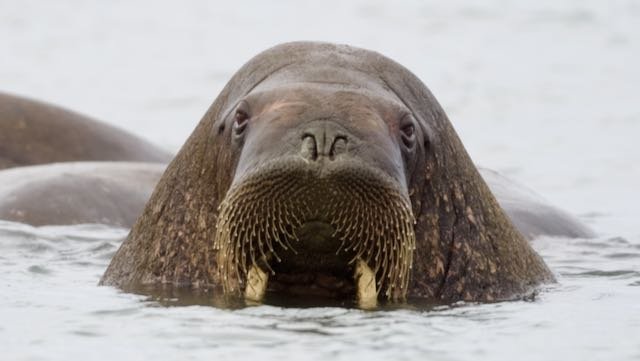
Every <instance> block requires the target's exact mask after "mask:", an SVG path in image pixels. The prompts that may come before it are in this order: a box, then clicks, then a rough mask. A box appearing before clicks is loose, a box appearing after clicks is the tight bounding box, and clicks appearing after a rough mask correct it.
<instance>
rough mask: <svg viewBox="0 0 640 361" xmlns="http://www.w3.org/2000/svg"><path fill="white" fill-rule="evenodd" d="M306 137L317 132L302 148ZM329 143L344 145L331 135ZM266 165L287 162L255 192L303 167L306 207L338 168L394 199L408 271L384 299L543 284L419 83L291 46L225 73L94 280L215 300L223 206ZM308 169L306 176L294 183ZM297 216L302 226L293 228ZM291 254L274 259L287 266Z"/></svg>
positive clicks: (530, 254)
mask: <svg viewBox="0 0 640 361" xmlns="http://www.w3.org/2000/svg"><path fill="white" fill-rule="evenodd" d="M318 129H320V130H318ZM307 133H312V134H313V135H315V142H312V143H311V144H312V145H311V146H310V145H309V144H310V143H309V140H308V138H307V137H306V135H307ZM340 137H345V138H346V143H345V144H346V145H345V144H340V141H336V139H339V138H340ZM287 159H291V162H287ZM276 160H281V161H283V163H277V162H276V165H277V164H286V166H282V167H280V168H279V169H280V170H279V171H280V173H274V174H275V176H274V177H265V178H264V179H265V180H264V182H263V183H262V184H264V188H265V189H267V190H268V189H269V187H270V186H269V184H270V183H269V180H270V179H277V178H278V177H277V176H278V174H287V173H286V172H293V173H290V174H294V173H295V172H298V171H299V172H302V173H303V174H307V176H301V178H300V179H302V181H300V182H299V184H308V183H309V182H315V181H316V180H318V182H319V183H318V184H329V185H328V186H327V185H319V186H318V187H328V188H321V189H319V190H318V191H317V192H314V190H317V189H314V188H312V191H308V190H305V191H304V192H302V193H300V194H302V196H300V195H298V196H297V197H298V198H300V197H301V198H304V197H311V204H320V205H323V204H322V203H318V202H322V200H323V198H322V197H324V199H327V202H332V201H330V200H329V199H330V198H331V197H330V193H329V192H330V191H331V190H333V189H334V188H331V187H335V184H337V183H336V181H335V180H336V179H338V176H343V175H345V174H346V175H347V176H348V175H349V174H352V175H353V177H354V178H353V179H355V180H358V179H362V178H358V176H357V175H358V174H365V175H366V177H368V178H367V179H370V180H372V182H371V183H368V184H376V186H373V188H371V187H370V188H369V192H372V193H375V192H379V191H381V190H382V189H389V191H388V192H387V191H385V192H383V193H381V196H382V197H387V196H389V197H391V198H389V200H388V201H385V202H387V204H388V209H391V210H390V211H389V212H392V211H393V210H394V209H395V210H398V208H396V207H402V204H404V203H403V202H405V201H406V203H407V204H408V208H409V209H410V212H409V215H408V216H402V215H401V216H400V218H398V219H411V218H413V219H412V221H413V220H415V224H414V223H413V222H411V224H413V229H411V230H410V231H409V232H406V233H407V234H410V237H413V239H414V241H415V250H413V249H410V251H411V252H409V253H408V254H410V255H411V260H412V263H413V267H412V268H410V271H409V274H408V277H409V280H408V284H407V285H406V287H397V288H394V289H392V292H390V293H385V292H384V289H383V290H382V292H381V293H380V297H381V298H382V297H385V295H386V296H387V298H388V299H390V300H392V301H402V300H404V299H406V298H413V297H418V298H421V299H426V300H429V301H434V302H444V303H449V302H455V301H458V300H467V301H494V300H507V299H514V298H518V297H523V296H525V295H528V294H530V292H532V290H534V289H535V287H536V286H538V285H539V284H541V283H543V282H549V281H553V276H552V274H551V272H550V271H549V269H548V268H547V267H546V265H545V264H544V262H543V261H542V259H541V258H540V257H539V256H538V255H537V254H536V253H535V252H534V251H533V249H532V248H531V247H530V246H529V244H528V243H527V241H526V240H525V239H524V237H523V236H522V235H521V234H520V233H519V232H518V231H517V230H516V229H515V228H514V226H513V225H512V223H511V222H510V221H509V219H508V218H507V217H506V215H505V213H504V212H503V210H502V209H501V208H500V207H499V205H498V203H497V202H496V199H495V198H494V196H493V195H492V194H491V192H490V191H489V189H488V187H487V185H486V184H485V182H484V181H483V180H482V178H481V177H480V175H479V173H478V171H477V169H476V167H475V166H474V165H473V164H472V162H471V160H470V158H469V156H468V155H467V153H466V151H465V149H464V147H463V146H462V144H461V142H460V140H459V138H458V136H457V135H456V133H455V131H454V129H453V127H452V126H451V124H450V122H449V120H448V119H447V117H446V115H445V114H444V111H443V110H442V108H441V107H440V105H439V104H438V103H437V101H436V100H435V99H434V98H433V96H432V95H431V93H430V92H429V91H428V89H427V88H426V87H425V86H424V85H423V84H422V82H421V81H420V80H419V79H418V78H416V77H415V76H414V75H413V74H411V73H410V72H409V71H408V70H406V69H405V68H404V67H402V66H401V65H399V64H397V63H395V62H393V61H392V60H390V59H388V58H386V57H384V56H382V55H380V54H377V53H374V52H371V51H367V50H362V49H357V48H352V47H348V46H342V45H333V44H323V43H290V44H283V45H280V46H277V47H275V48H272V49H269V50H267V51H265V52H263V53H262V54H259V55H258V56H256V57H255V58H254V59H252V60H251V61H250V62H249V63H247V64H246V65H245V66H244V67H243V68H241V69H240V70H239V71H238V72H237V73H236V75H234V77H233V78H232V79H231V81H230V82H229V83H228V84H227V86H226V87H225V89H224V90H223V91H222V93H221V94H220V95H219V96H218V98H217V99H216V101H215V102H214V103H213V105H212V106H211V108H210V109H209V111H208V112H207V113H206V114H205V116H204V118H203V119H202V121H201V122H200V124H199V125H198V127H197V128H196V130H195V131H194V132H193V134H192V135H191V137H190V138H189V140H188V141H187V143H186V144H185V145H184V146H183V148H182V150H181V151H180V152H179V154H178V155H177V156H176V158H175V159H174V161H173V162H172V163H171V164H170V165H169V167H168V169H167V171H166V173H165V174H164V176H163V177H162V179H161V180H160V183H159V184H158V186H157V188H156V190H155V191H154V193H153V195H152V197H151V199H150V201H149V203H148V204H147V207H146V208H145V210H144V213H143V215H142V216H141V217H140V218H139V220H138V222H137V223H136V224H135V226H134V227H133V229H132V231H131V233H130V234H129V236H128V238H127V240H126V241H125V242H124V243H123V245H122V246H121V248H120V249H119V251H118V252H117V253H116V255H115V256H114V258H113V260H112V262H111V264H110V266H109V268H108V269H107V271H106V272H105V274H104V276H103V278H102V280H101V284H107V285H115V286H119V287H122V288H125V289H128V288H132V287H136V286H137V285H161V284H162V285H170V286H190V287H193V288H199V289H212V290H216V291H215V292H219V290H221V289H222V288H223V287H221V286H222V285H225V287H224V289H225V291H224V292H230V293H232V291H230V289H233V284H236V285H238V286H240V287H242V285H243V275H242V272H240V275H239V276H232V279H233V280H232V282H229V281H228V280H227V281H225V282H223V279H222V277H221V275H222V274H223V273H224V272H226V271H225V269H226V268H223V267H221V264H222V263H224V262H227V261H228V259H229V258H228V257H229V255H230V254H232V253H229V249H230V248H229V247H226V248H225V246H224V244H225V241H226V240H227V239H226V238H225V239H223V240H222V241H221V240H220V237H222V236H224V235H226V236H227V237H229V234H233V232H225V231H224V230H222V229H221V227H223V226H224V227H229V225H228V224H225V223H224V221H223V219H225V217H227V216H229V215H232V214H233V211H232V209H233V208H230V207H229V205H228V204H227V203H228V202H222V201H223V200H225V199H227V200H229V199H231V200H233V199H234V197H236V196H238V194H242V192H241V191H243V190H244V189H249V188H246V185H247V184H250V183H251V182H250V181H251V180H255V179H260V178H259V177H260V176H262V175H264V174H268V173H267V171H268V170H270V169H273V167H272V166H271V165H272V163H270V162H271V161H274V162H275V161H276ZM265 164H266V165H265ZM350 164H357V165H354V166H352V167H351V169H353V172H351V173H349V172H346V173H345V172H343V173H340V169H345V168H347V169H348V168H349V165H350ZM274 167H276V168H277V166H274ZM287 167H290V168H291V169H285V168H287ZM265 169H266V170H265ZM283 172H284V173H283ZM305 172H306V173H305ZM308 174H316V177H315V178H314V177H313V176H311V178H304V177H309V176H308ZM283 178H285V179H286V178H287V177H283ZM305 179H306V181H305ZM274 182H277V181H275V180H274ZM323 182H324V183H323ZM356 183H357V182H356ZM296 184H298V183H296ZM243 187H245V188H243ZM296 187H298V186H294V188H292V189H294V190H295V189H298V188H296ZM300 187H301V186H300ZM385 187H386V188H385ZM335 189H337V188H335ZM365 189H366V187H365ZM305 192H306V193H305ZM316 193H317V194H316ZM351 193H353V192H352V191H349V192H347V193H343V194H338V198H341V197H340V196H344V195H347V194H351ZM323 195H324V196H323ZM391 195H392V196H391ZM225 197H227V198H225ZM238 197H240V196H238ZM375 198H376V199H379V198H380V197H375ZM292 199H294V198H292ZM294 200H295V199H294ZM238 202H239V201H238ZM314 202H315V203H314ZM238 204H240V203H238ZM277 204H281V203H277ZM306 204H309V203H306ZM347 204H351V203H348V202H347ZM312 208H313V209H322V207H321V206H319V207H312ZM365 209H368V207H365ZM293 210H295V209H293ZM221 211H222V212H223V216H222V217H221V218H220V219H219V216H221V214H220V213H219V212H221ZM350 213H357V212H350ZM327 217H329V216H327ZM329 218H330V217H329ZM309 221H310V219H305V220H304V221H303V222H301V224H302V226H301V228H302V229H303V230H304V229H305V228H308V227H309V224H311V223H309ZM305 222H306V223H305ZM323 222H324V223H321V224H320V225H315V226H316V227H317V228H318V229H317V230H314V231H313V232H307V233H308V234H322V233H323V232H324V233H326V234H327V236H326V237H324V240H331V236H330V234H331V232H330V231H323V230H322V229H323V227H325V228H326V227H327V224H329V223H330V224H331V225H332V226H335V223H333V221H332V220H331V219H329V220H326V221H323ZM325 223H327V224H325ZM365 223H366V222H365ZM234 225H237V223H233V222H232V224H231V227H233V226H234ZM238 232H242V229H239V231H238ZM302 233H304V232H302ZM338 233H339V232H338ZM393 234H395V233H392V234H391V235H393ZM304 237H306V236H302V239H300V241H303V242H302V243H303V244H305V247H307V250H308V249H309V248H308V247H309V246H306V244H307V243H308V242H309V241H310V238H309V237H310V236H309V237H307V238H304ZM356 238H357V237H356ZM356 241H358V240H356ZM305 242H307V243H305ZM230 244H233V243H230ZM267 258H269V257H267ZM293 259H294V262H291V260H290V259H287V260H286V261H285V262H283V263H290V264H289V265H288V267H297V266H296V265H295V264H296V262H295V260H296V259H295V258H293ZM297 261H300V260H297ZM303 261H304V260H303ZM267 262H273V261H271V260H267ZM258 263H259V262H258ZM302 263H304V262H302ZM249 264H251V262H250V263H249ZM254 264H256V262H254ZM274 264H275V263H274ZM291 264H293V265H294V266H291ZM369 265H370V266H371V267H372V268H374V265H373V264H372V263H371V262H369ZM287 271H288V272H290V273H295V271H296V270H295V269H293V270H291V269H289V270H287ZM309 271H310V269H303V270H302V271H301V272H302V273H307V272H309ZM323 271H326V270H323ZM330 271H335V269H332V270H330ZM381 274H382V271H380V270H379V271H378V273H377V275H378V276H380V275H381ZM232 275H233V274H232ZM234 277H235V278H234ZM230 285H231V286H230ZM229 286H230V287H229ZM385 287H387V289H389V288H388V285H387V286H385Z"/></svg>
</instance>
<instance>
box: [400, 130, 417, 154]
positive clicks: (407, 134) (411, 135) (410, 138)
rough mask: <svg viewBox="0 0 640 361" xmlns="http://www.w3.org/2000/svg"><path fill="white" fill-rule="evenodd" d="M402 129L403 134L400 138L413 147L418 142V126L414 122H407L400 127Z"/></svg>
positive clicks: (409, 146)
mask: <svg viewBox="0 0 640 361" xmlns="http://www.w3.org/2000/svg"><path fill="white" fill-rule="evenodd" d="M400 130H401V131H402V135H401V136H400V138H401V139H402V143H404V145H405V146H406V147H407V148H409V149H411V148H413V145H414V144H415V142H416V126H415V125H413V124H406V125H404V126H402V128H400Z"/></svg>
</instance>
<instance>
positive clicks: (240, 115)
mask: <svg viewBox="0 0 640 361" xmlns="http://www.w3.org/2000/svg"><path fill="white" fill-rule="evenodd" d="M247 123H249V113H247V111H245V110H244V109H240V108H238V109H237V110H236V113H235V115H234V117H233V130H234V131H235V133H236V134H241V133H242V132H244V130H245V128H246V127H247Z"/></svg>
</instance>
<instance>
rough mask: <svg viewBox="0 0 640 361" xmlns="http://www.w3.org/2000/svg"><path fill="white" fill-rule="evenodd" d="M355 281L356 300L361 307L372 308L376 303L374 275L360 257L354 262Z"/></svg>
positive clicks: (376, 294)
mask: <svg viewBox="0 0 640 361" xmlns="http://www.w3.org/2000/svg"><path fill="white" fill-rule="evenodd" d="M354 279H355V283H356V301H357V302H358V307H360V308H362V309H373V308H376V306H377V305H378V293H377V292H376V275H375V274H374V273H373V271H372V270H371V268H369V266H368V265H367V264H366V263H365V262H364V261H363V260H361V259H358V261H357V262H356V269H355V272H354Z"/></svg>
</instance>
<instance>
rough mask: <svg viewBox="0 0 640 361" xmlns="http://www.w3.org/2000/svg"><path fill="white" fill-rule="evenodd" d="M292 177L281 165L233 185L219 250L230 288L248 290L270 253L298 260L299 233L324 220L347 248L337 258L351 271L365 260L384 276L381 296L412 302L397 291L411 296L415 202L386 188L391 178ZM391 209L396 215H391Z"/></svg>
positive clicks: (341, 248) (365, 173)
mask: <svg viewBox="0 0 640 361" xmlns="http://www.w3.org/2000/svg"><path fill="white" fill-rule="evenodd" d="M287 172H288V170H287V169H283V170H280V169H278V168H277V166H275V165H271V168H270V167H266V168H265V169H258V170H256V171H255V172H254V173H253V174H254V175H253V176H247V177H246V178H244V179H243V180H242V181H241V182H240V183H239V184H237V185H235V186H234V187H231V189H230V190H229V192H228V194H227V197H226V198H225V200H224V201H223V202H222V207H221V208H220V218H219V219H220V220H221V221H219V222H218V226H217V228H216V229H217V231H216V238H217V240H216V242H215V244H216V246H217V249H219V253H218V257H219V258H220V261H219V264H220V265H222V264H224V265H226V266H225V267H219V272H220V273H221V274H225V275H226V277H225V278H224V279H225V280H226V281H225V282H224V283H223V288H225V289H229V290H230V289H232V288H233V285H234V284H237V285H239V286H240V287H243V285H244V287H245V289H246V287H247V283H246V282H247V280H248V279H247V277H248V272H249V271H250V270H251V267H262V266H260V265H258V259H257V257H256V256H260V258H261V259H265V258H266V257H267V252H269V254H272V255H273V259H274V260H275V261H276V262H278V263H281V262H282V257H281V256H280V255H279V254H278V253H279V252H278V250H280V249H281V250H283V252H289V253H290V254H292V255H294V256H295V255H297V254H298V252H297V250H296V248H297V247H293V243H292V242H296V243H300V242H302V240H301V239H300V235H298V234H297V233H296V232H297V231H293V230H296V229H300V227H302V226H303V224H304V223H305V222H308V221H311V220H317V219H319V220H322V221H323V222H324V221H326V222H328V224H329V225H330V226H331V229H332V231H331V237H332V238H334V239H335V240H336V241H337V243H338V244H339V245H338V246H337V249H336V251H335V254H336V255H339V254H341V253H342V252H344V253H345V254H349V259H348V261H347V262H346V265H354V264H357V263H358V260H361V261H362V262H365V263H367V264H371V269H372V272H374V274H375V275H377V276H376V277H375V280H374V282H375V283H376V292H377V293H380V291H382V290H385V291H384V294H385V295H387V297H388V298H392V297H395V296H394V295H395V294H398V297H404V294H403V293H402V291H401V292H396V291H395V290H397V289H400V290H406V287H404V285H403V283H404V280H405V279H407V278H408V275H405V274H404V273H406V272H408V268H406V267H400V265H401V264H405V263H406V261H405V260H403V257H406V256H407V254H410V253H411V252H412V250H404V251H400V250H399V249H400V248H402V245H411V244H413V243H412V242H411V241H407V239H406V238H407V237H410V236H411V235H410V234H409V233H407V232H406V231H405V230H406V227H408V225H409V224H411V223H410V222H412V221H413V215H412V214H411V213H407V210H408V209H409V208H408V207H407V206H406V205H405V204H404V203H405V202H408V201H407V199H406V197H405V196H402V195H400V194H399V193H397V191H395V190H393V186H390V185H387V184H385V183H384V182H385V181H384V180H383V179H384V178H382V179H378V178H376V177H377V175H373V174H369V173H368V171H366V170H360V171H358V172H355V173H352V174H347V173H341V172H337V173H336V174H337V175H336V176H334V177H331V176H329V177H323V178H314V176H313V173H312V172H309V173H306V172H305V171H294V172H292V173H289V175H287V176H285V174H287ZM345 172H347V171H345ZM348 172H351V170H348ZM262 179H268V180H269V187H264V185H262V186H260V181H261V180H262ZM286 187H288V188H289V191H285V188H286ZM268 188H270V189H271V192H270V191H269V189H268ZM364 189H367V190H368V191H367V192H365V191H364ZM312 205H313V207H312ZM398 205H400V207H398ZM389 207H391V208H393V209H392V210H391V211H389V210H388V209H387V208H389ZM238 224H243V225H242V226H241V227H239V226H238ZM224 238H227V241H226V242H225V241H223V240H222V239H224ZM400 240H404V242H400ZM267 250H268V251H267ZM263 266H265V267H266V268H267V269H268V271H269V273H271V274H272V275H275V274H276V273H277V270H274V269H273V267H271V266H270V265H269V263H268V262H266V264H265V265H263ZM230 272H232V273H230ZM232 275H233V276H232ZM385 285H386V286H385Z"/></svg>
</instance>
